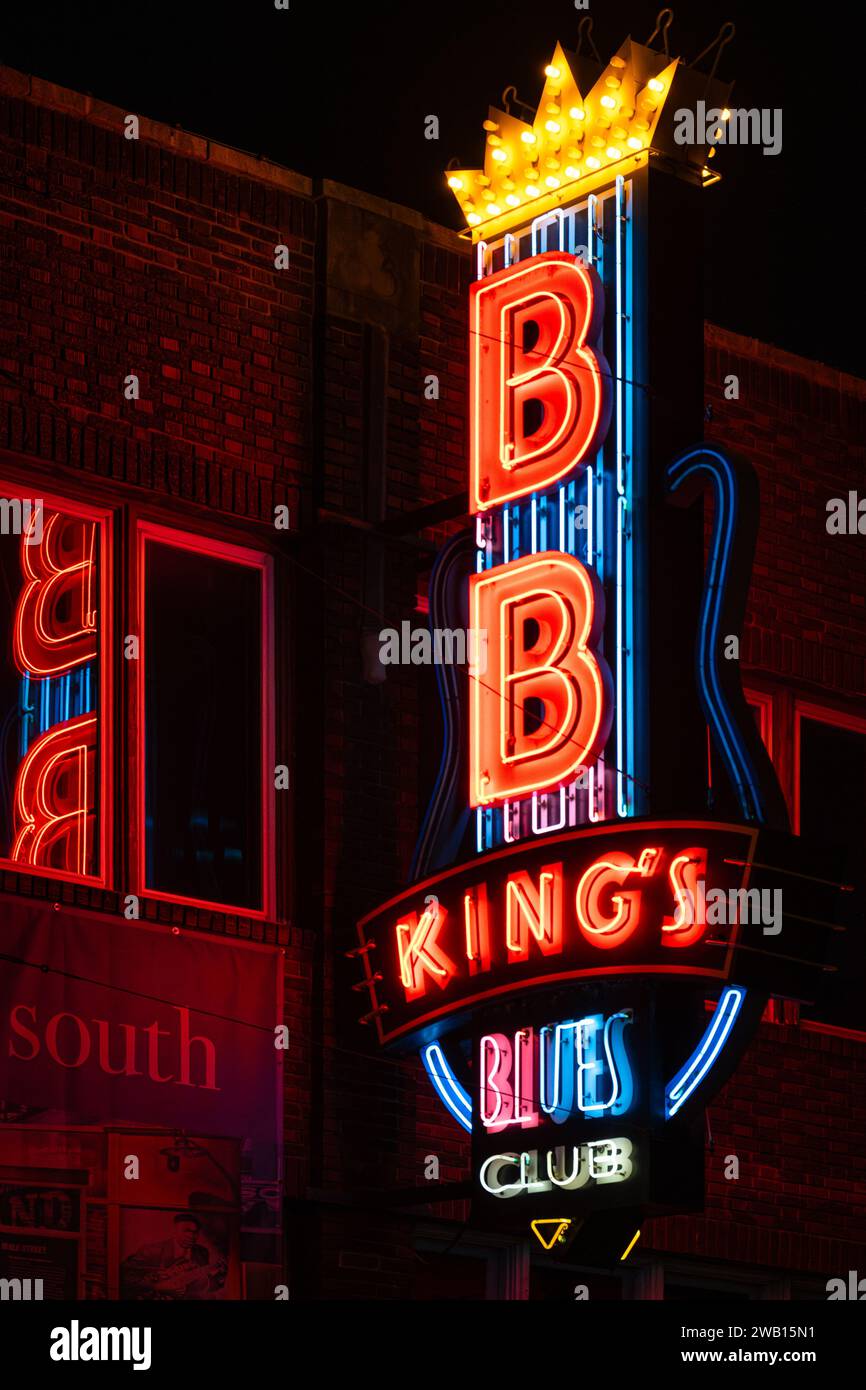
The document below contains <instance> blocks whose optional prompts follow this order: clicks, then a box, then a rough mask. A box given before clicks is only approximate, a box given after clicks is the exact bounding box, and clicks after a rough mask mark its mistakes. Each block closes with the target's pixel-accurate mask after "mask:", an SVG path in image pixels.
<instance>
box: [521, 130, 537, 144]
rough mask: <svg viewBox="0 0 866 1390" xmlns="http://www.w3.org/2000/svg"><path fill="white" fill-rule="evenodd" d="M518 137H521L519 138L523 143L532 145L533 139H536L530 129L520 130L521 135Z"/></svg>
mask: <svg viewBox="0 0 866 1390" xmlns="http://www.w3.org/2000/svg"><path fill="white" fill-rule="evenodd" d="M520 138H521V140H522V141H523V143H524V145H534V144H535V139H536V137H535V135H534V133H533V132H532V131H531V130H524V131H522V132H521V135H520Z"/></svg>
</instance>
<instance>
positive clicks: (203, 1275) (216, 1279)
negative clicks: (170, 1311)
mask: <svg viewBox="0 0 866 1390" xmlns="http://www.w3.org/2000/svg"><path fill="white" fill-rule="evenodd" d="M236 1227H237V1219H236V1217H233V1216H232V1215H231V1214H229V1213H226V1212H215V1211H191V1210H190V1209H188V1208H187V1209H179V1210H174V1211H172V1210H168V1211H165V1210H154V1209H153V1208H150V1207H148V1208H136V1207H123V1208H121V1210H120V1231H119V1280H118V1283H119V1288H118V1296H119V1297H120V1298H121V1299H130V1300H135V1301H144V1302H213V1301H215V1300H220V1299H228V1298H237V1297H238V1294H239V1282H238V1275H239V1265H238V1258H237V1234H236Z"/></svg>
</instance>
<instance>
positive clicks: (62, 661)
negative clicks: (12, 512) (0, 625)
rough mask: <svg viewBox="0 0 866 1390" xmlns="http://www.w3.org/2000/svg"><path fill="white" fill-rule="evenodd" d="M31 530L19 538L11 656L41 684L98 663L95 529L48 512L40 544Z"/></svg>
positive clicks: (30, 528) (33, 524) (20, 667)
mask: <svg viewBox="0 0 866 1390" xmlns="http://www.w3.org/2000/svg"><path fill="white" fill-rule="evenodd" d="M34 526H35V518H34V520H33V521H31V524H30V527H29V528H28V531H27V532H26V533H25V534H24V535H23V536H22V538H21V569H22V572H23V575H24V578H25V584H24V587H23V589H22V590H21V594H20V597H19V599H18V607H17V610H16V614H15V624H14V628H13V652H14V656H15V662H16V665H17V666H18V668H19V670H20V671H22V672H27V673H29V674H30V675H31V676H36V677H40V678H41V677H43V676H54V675H58V674H59V673H60V672H65V671H69V670H70V669H71V668H72V667H73V666H80V665H82V664H83V663H84V662H88V661H93V660H94V659H95V657H96V642H97V628H96V617H97V614H96V607H95V602H96V600H95V592H96V565H95V548H96V525H95V523H94V522H92V521H81V520H80V519H79V518H77V517H70V516H62V515H61V514H60V513H59V512H52V513H50V514H47V515H46V517H45V520H44V526H43V532H42V540H41V542H38V543H37V542H36V540H35V536H34Z"/></svg>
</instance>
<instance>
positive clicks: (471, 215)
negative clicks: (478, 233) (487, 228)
mask: <svg viewBox="0 0 866 1390" xmlns="http://www.w3.org/2000/svg"><path fill="white" fill-rule="evenodd" d="M466 221H467V222H468V223H469V225H470V227H477V226H478V223H479V222H480V221H481V218H480V217H479V216H478V213H477V212H467V214H466Z"/></svg>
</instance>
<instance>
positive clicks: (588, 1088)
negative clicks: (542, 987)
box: [478, 1011, 634, 1134]
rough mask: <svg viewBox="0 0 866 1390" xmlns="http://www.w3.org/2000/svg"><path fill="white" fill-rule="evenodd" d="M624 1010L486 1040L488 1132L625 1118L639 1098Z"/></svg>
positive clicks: (482, 1067) (483, 1081) (483, 1096)
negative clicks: (578, 1118) (544, 1120)
mask: <svg viewBox="0 0 866 1390" xmlns="http://www.w3.org/2000/svg"><path fill="white" fill-rule="evenodd" d="M630 1022H631V1014H630V1013H629V1012H626V1011H620V1012H619V1013H616V1014H612V1015H610V1017H608V1018H605V1017H604V1015H602V1014H592V1015H590V1016H589V1017H587V1018H582V1019H577V1020H570V1021H568V1022H566V1023H557V1024H553V1025H546V1026H545V1027H543V1028H541V1029H540V1030H539V1032H538V1033H537V1034H536V1031H535V1029H534V1028H522V1029H520V1030H519V1031H518V1032H517V1033H515V1034H514V1037H513V1038H509V1037H506V1036H505V1035H504V1034H503V1033H493V1034H486V1035H485V1036H484V1037H483V1038H482V1039H481V1043H480V1046H479V1053H478V1071H479V1078H480V1079H479V1093H480V1113H479V1120H480V1122H481V1124H482V1125H483V1126H484V1128H485V1129H486V1130H487V1132H488V1134H494V1133H499V1132H501V1131H502V1130H505V1129H508V1128H510V1127H512V1126H518V1127H520V1128H527V1127H529V1128H534V1127H535V1126H537V1125H538V1124H539V1123H540V1117H541V1114H543V1115H546V1116H548V1117H549V1118H550V1119H551V1120H552V1121H553V1123H554V1124H558V1125H561V1124H564V1123H565V1122H566V1121H567V1120H568V1119H570V1118H571V1117H572V1116H575V1115H583V1116H586V1117H587V1118H590V1119H593V1118H595V1119H600V1118H602V1117H603V1116H605V1115H607V1114H608V1113H609V1114H611V1115H623V1114H625V1113H627V1111H628V1110H629V1109H630V1107H631V1103H632V1098H633V1094H634V1088H633V1080H632V1069H631V1064H630V1062H629V1059H628V1053H627V1050H626V1046H625V1038H624V1034H625V1030H626V1028H627V1026H628V1024H629V1023H630Z"/></svg>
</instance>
